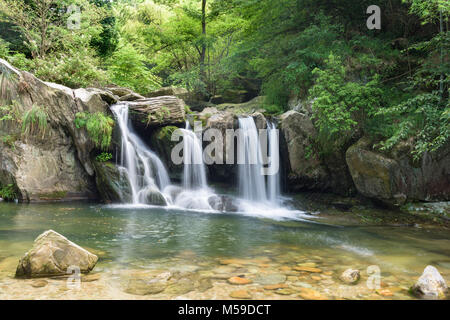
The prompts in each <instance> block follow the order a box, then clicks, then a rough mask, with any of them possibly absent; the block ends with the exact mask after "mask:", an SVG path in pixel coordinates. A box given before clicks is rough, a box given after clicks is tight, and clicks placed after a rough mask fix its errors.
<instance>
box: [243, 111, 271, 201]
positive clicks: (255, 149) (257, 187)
mask: <svg viewBox="0 0 450 320" xmlns="http://www.w3.org/2000/svg"><path fill="white" fill-rule="evenodd" d="M239 129H240V130H241V132H240V134H241V137H242V141H238V147H237V149H238V150H237V152H238V168H239V169H238V174H239V194H240V195H241V197H242V198H244V199H246V200H252V201H266V200H267V194H266V183H265V177H264V175H263V164H262V153H261V146H260V143H259V136H258V130H257V128H256V124H255V121H254V120H253V118H251V117H246V118H240V119H239Z"/></svg>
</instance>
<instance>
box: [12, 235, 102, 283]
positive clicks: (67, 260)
mask: <svg viewBox="0 0 450 320" xmlns="http://www.w3.org/2000/svg"><path fill="white" fill-rule="evenodd" d="M97 261H98V257H97V256H96V255H94V254H92V253H90V252H88V251H87V250H85V249H83V248H81V247H80V246H78V245H77V244H75V243H73V242H71V241H69V240H68V239H67V238H65V237H64V236H62V235H60V234H59V233H57V232H55V231H53V230H48V231H45V232H44V233H43V234H41V235H40V236H38V237H37V238H36V240H34V244H33V247H32V248H31V250H30V251H28V252H27V253H26V254H25V256H24V257H23V258H22V259H20V262H19V265H18V266H17V270H16V277H26V278H37V277H49V276H60V275H65V274H67V270H68V268H69V267H78V268H79V269H80V272H81V273H89V272H90V271H91V270H92V269H93V268H94V267H95V265H96V264H97Z"/></svg>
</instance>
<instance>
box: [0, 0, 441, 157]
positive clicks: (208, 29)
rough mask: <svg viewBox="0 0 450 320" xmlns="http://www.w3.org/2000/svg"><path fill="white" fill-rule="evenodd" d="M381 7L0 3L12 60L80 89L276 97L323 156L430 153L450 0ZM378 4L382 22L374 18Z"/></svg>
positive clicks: (226, 0)
mask: <svg viewBox="0 0 450 320" xmlns="http://www.w3.org/2000/svg"><path fill="white" fill-rule="evenodd" d="M375 2H376V3H375ZM375 2H374V1H372V0H361V1H354V0H277V1H274V0H159V1H158V0H153V1H151V0H142V1H139V0H117V1H108V0H0V20H1V22H0V58H3V59H6V60H8V61H9V62H10V63H11V64H13V65H14V66H15V67H17V68H19V69H22V70H26V71H29V72H32V73H34V74H35V75H36V76H37V77H39V78H41V79H43V80H46V81H51V82H56V83H60V84H63V85H66V86H69V87H72V88H78V87H89V86H106V85H108V84H116V85H120V86H126V87H130V88H132V89H133V90H135V91H136V92H139V93H141V94H143V95H146V94H148V93H149V92H151V91H152V90H155V89H157V88H159V87H161V86H178V87H184V88H186V89H187V90H189V92H191V93H192V94H193V95H194V96H195V97H197V98H198V100H201V101H218V100H220V99H222V100H223V101H227V102H228V100H230V99H234V98H235V97H236V96H240V97H242V98H241V99H242V101H240V102H244V101H248V100H250V99H252V98H254V97H256V96H265V100H264V105H263V106H262V107H263V108H264V109H265V110H266V112H267V113H268V114H272V115H278V114H281V113H283V112H285V111H287V110H289V109H290V108H291V107H292V106H290V105H289V101H292V99H296V100H298V101H303V102H304V103H305V104H308V103H309V104H310V105H311V108H312V111H313V117H314V119H315V125H316V126H317V128H318V129H319V132H320V139H319V141H318V145H320V148H321V149H322V150H323V151H324V152H325V151H326V150H330V149H333V148H336V147H338V146H336V141H338V140H339V139H338V138H339V137H341V136H347V135H352V134H354V133H355V132H358V134H366V135H369V136H371V137H372V138H373V139H374V141H377V147H378V148H380V149H381V150H389V149H390V148H392V147H393V146H395V145H396V144H398V143H399V142H401V141H405V140H412V141H413V143H414V146H415V149H414V156H415V157H416V159H419V158H420V157H421V155H423V154H424V153H425V152H429V153H432V152H438V151H439V150H440V149H441V148H442V147H444V146H445V145H446V144H447V143H448V141H449V137H450V108H449V77H448V75H449V73H450V72H449V70H450V64H449V59H448V52H449V49H450V34H449V25H448V20H449V15H450V3H449V1H447V0H403V1H402V0H379V1H375ZM373 4H376V5H378V6H379V7H380V8H381V13H382V16H381V30H368V28H367V26H366V20H367V18H368V17H369V15H368V14H366V9H367V7H369V6H370V5H373ZM73 5H75V7H74V6H73ZM76 8H79V11H78V10H77V9H76ZM219 98H220V99H219ZM0 117H1V115H0ZM0 120H1V118H0Z"/></svg>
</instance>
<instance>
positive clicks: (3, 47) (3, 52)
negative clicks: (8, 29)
mask: <svg viewBox="0 0 450 320" xmlns="http://www.w3.org/2000/svg"><path fill="white" fill-rule="evenodd" d="M8 56H9V44H8V43H7V42H6V41H5V40H3V39H2V38H0V59H7V58H8Z"/></svg>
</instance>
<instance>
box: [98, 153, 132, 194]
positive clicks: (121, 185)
mask: <svg viewBox="0 0 450 320" xmlns="http://www.w3.org/2000/svg"><path fill="white" fill-rule="evenodd" d="M94 165H95V172H96V177H95V179H96V183H97V188H98V192H99V194H100V197H101V198H102V200H103V201H105V202H107V203H129V202H131V200H132V195H131V186H130V182H129V181H128V179H127V178H126V176H125V174H121V172H120V168H118V167H117V166H116V165H115V164H113V163H110V162H98V161H95V162H94Z"/></svg>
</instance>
